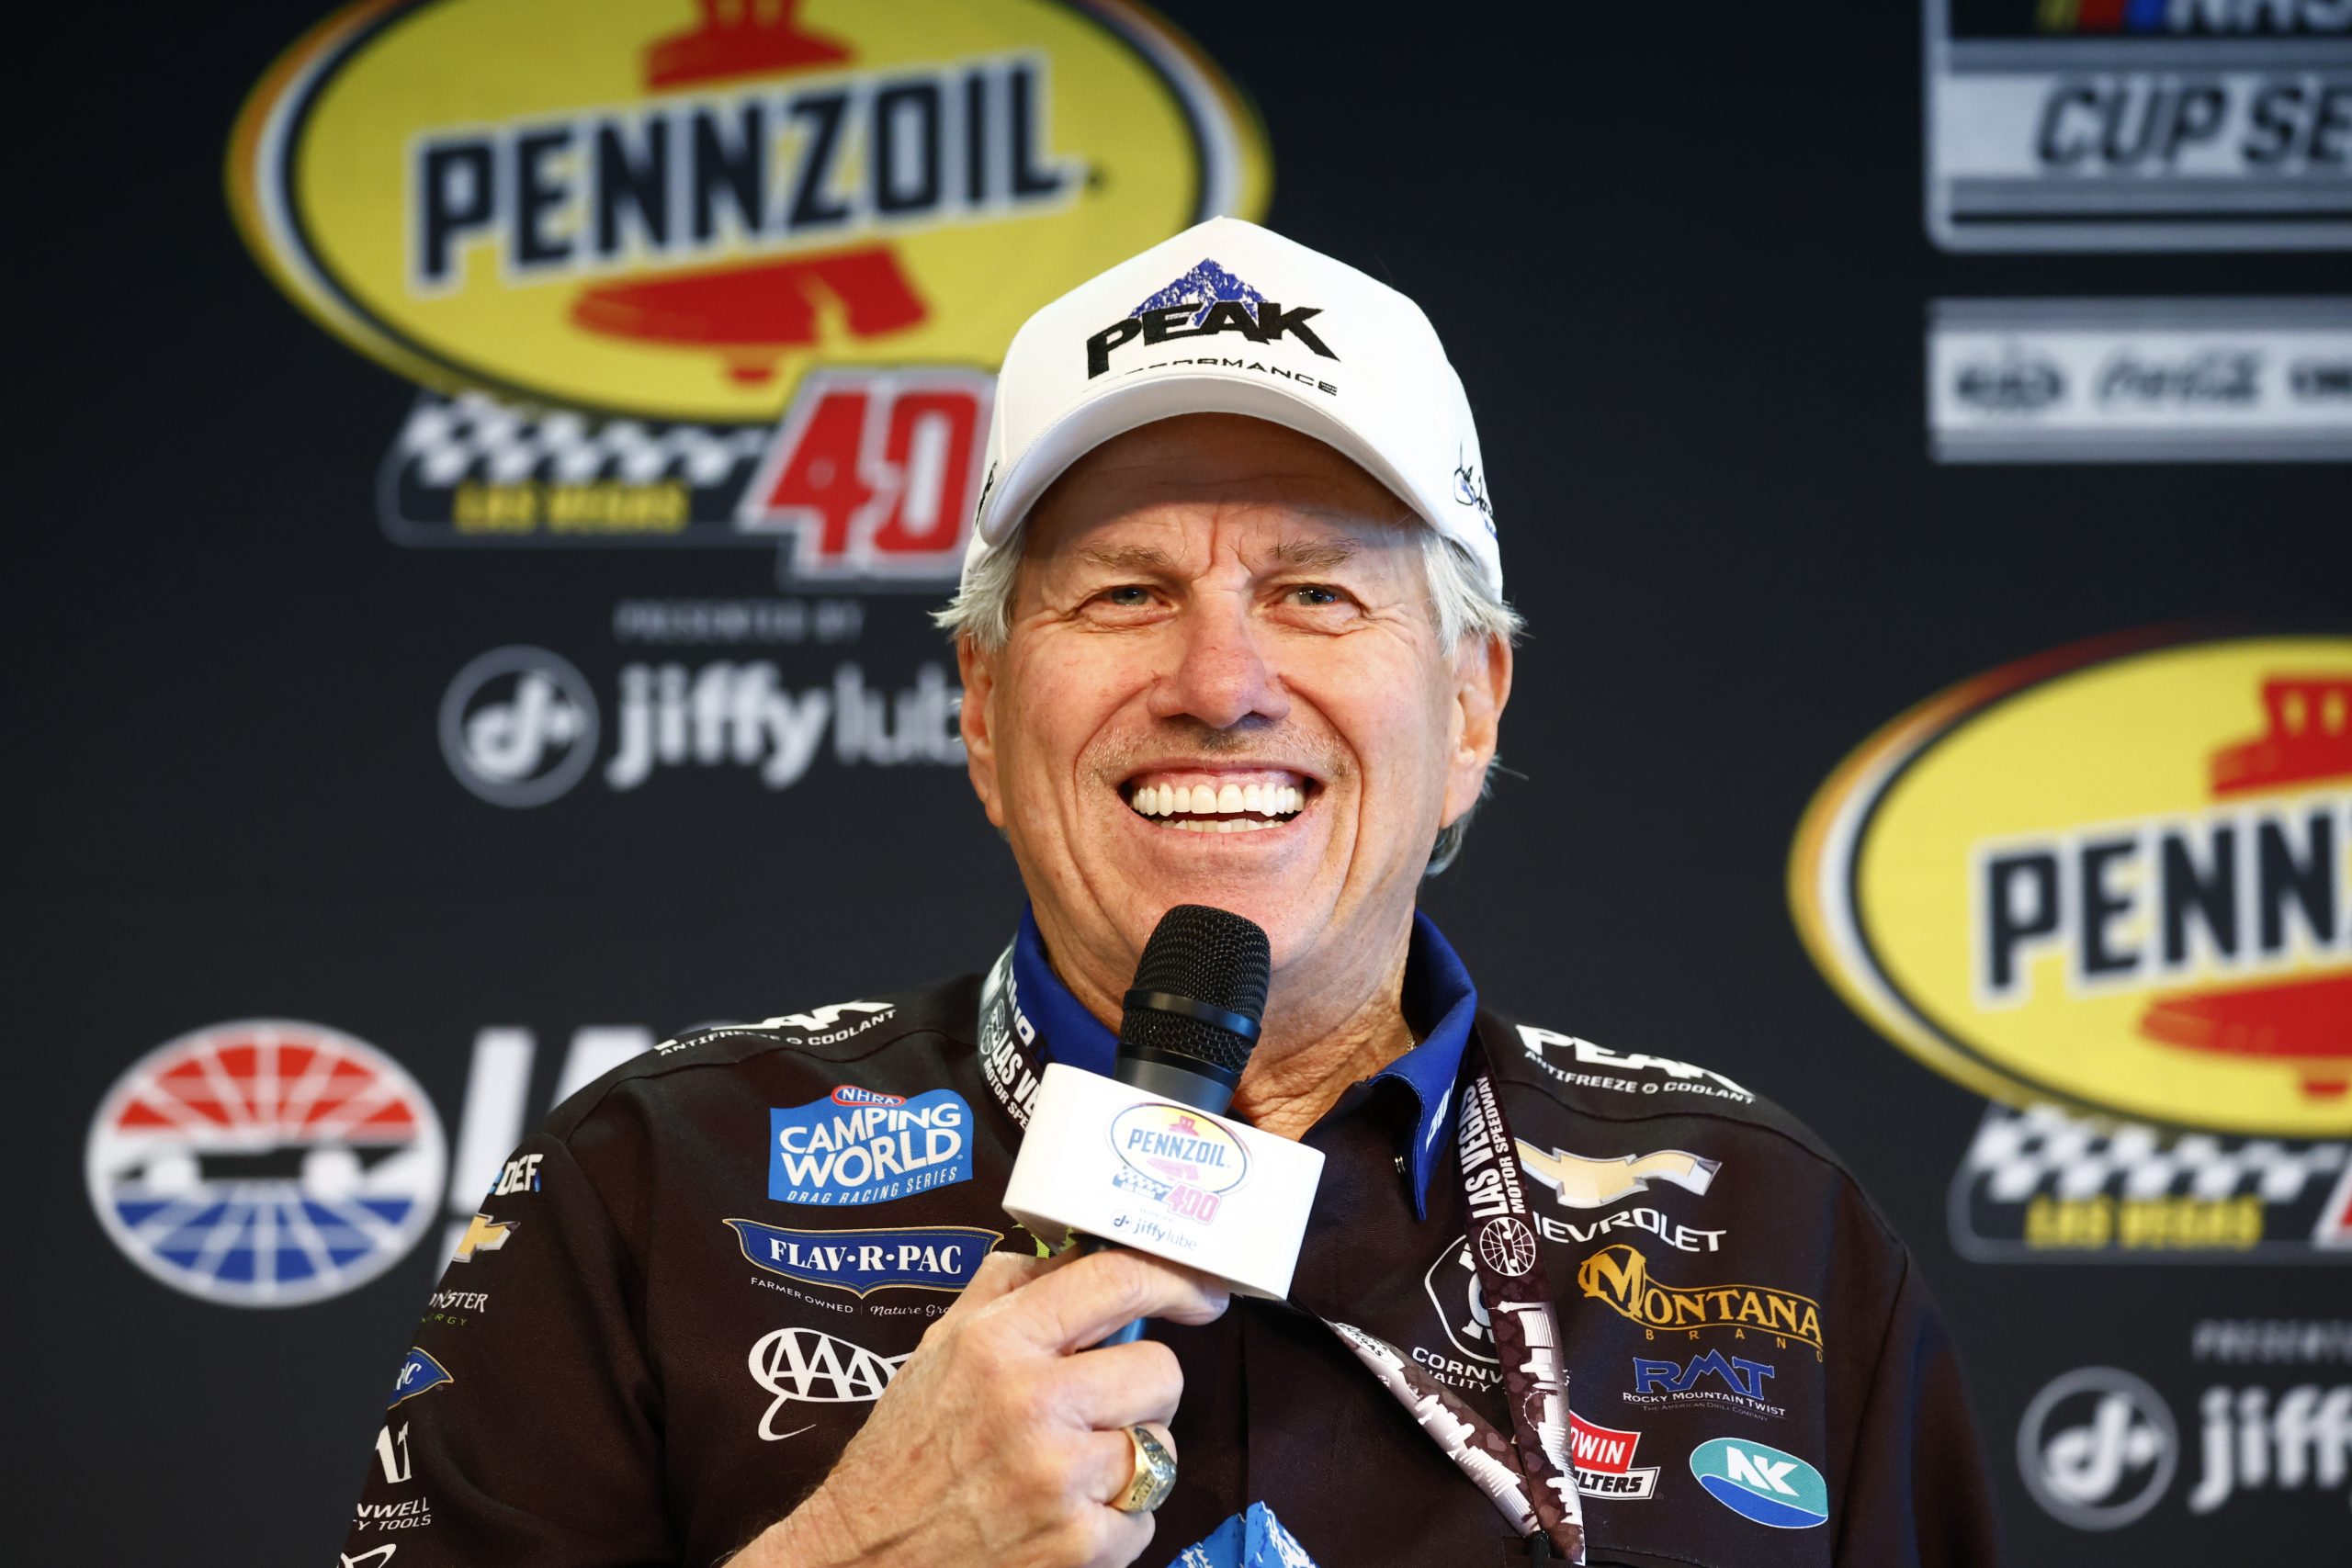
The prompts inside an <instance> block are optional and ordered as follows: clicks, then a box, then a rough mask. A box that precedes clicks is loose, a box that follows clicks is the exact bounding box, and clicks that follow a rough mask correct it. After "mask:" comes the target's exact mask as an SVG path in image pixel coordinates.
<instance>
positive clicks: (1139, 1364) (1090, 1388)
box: [1054, 1339, 1184, 1432]
mask: <svg viewBox="0 0 2352 1568" xmlns="http://www.w3.org/2000/svg"><path fill="white" fill-rule="evenodd" d="M1054 1376H1055V1378H1056V1381H1057V1387H1058V1390H1059V1397H1058V1398H1057V1402H1056V1403H1057V1405H1058V1407H1059V1409H1060V1411H1061V1413H1062V1414H1063V1415H1064V1416H1067V1417H1068V1418H1069V1421H1070V1422H1071V1423H1072V1424H1073V1425H1075V1426H1080V1427H1095V1428H1097V1429H1099V1430H1102V1431H1105V1432H1107V1431H1111V1430H1113V1429H1114V1428H1117V1427H1127V1426H1132V1425H1134V1424H1135V1423H1136V1422H1137V1421H1172V1420H1174V1419H1175V1418H1176V1402H1177V1400H1178V1399H1180V1398H1181V1397H1182V1395H1183V1393H1184V1369H1183V1368H1182V1367H1181V1366H1179V1365H1178V1364H1177V1361H1176V1352H1175V1351H1173V1350H1170V1348H1168V1347H1167V1346H1165V1345H1159V1344H1155V1343H1153V1342H1152V1341H1151V1340H1148V1339H1139V1340H1137V1341H1136V1342H1135V1343H1134V1344H1132V1345H1102V1346H1097V1347H1096V1348H1093V1349H1091V1350H1081V1351H1080V1352H1079V1353H1078V1354H1077V1355H1075V1356H1066V1357H1064V1358H1063V1359H1061V1361H1060V1362H1059V1363H1057V1365H1056V1367H1055V1368H1054Z"/></svg>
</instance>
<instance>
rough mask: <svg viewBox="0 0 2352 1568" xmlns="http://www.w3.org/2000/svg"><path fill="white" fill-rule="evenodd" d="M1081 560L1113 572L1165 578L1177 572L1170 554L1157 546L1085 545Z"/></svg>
mask: <svg viewBox="0 0 2352 1568" xmlns="http://www.w3.org/2000/svg"><path fill="white" fill-rule="evenodd" d="M1078 554H1079V558H1080V559H1081V560H1083V561H1085V562H1086V563H1087V564H1088V565H1089V566H1099V567H1105V568H1108V569H1109V570H1113V571H1135V572H1143V573H1146V574H1150V575H1161V576H1164V575H1166V574H1168V573H1170V572H1172V571H1173V570H1175V563H1174V562H1173V561H1171V560H1170V559H1169V558H1168V552H1167V551H1166V550H1163V549H1161V548H1160V547H1159V546H1157V545H1084V546H1081V547H1080V549H1079V552H1078Z"/></svg>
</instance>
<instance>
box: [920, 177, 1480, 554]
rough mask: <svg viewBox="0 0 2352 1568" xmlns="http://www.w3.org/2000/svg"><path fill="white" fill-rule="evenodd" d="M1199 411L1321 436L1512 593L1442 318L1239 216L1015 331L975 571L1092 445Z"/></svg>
mask: <svg viewBox="0 0 2352 1568" xmlns="http://www.w3.org/2000/svg"><path fill="white" fill-rule="evenodd" d="M1300 300H1308V301H1312V303H1306V304H1301V303H1297V302H1296V301H1300ZM1285 301H1289V302H1288V303H1286V302H1285ZM1081 350H1082V352H1081ZM1342 360H1344V361H1345V367H1344V368H1340V364H1341V361H1342ZM1193 413H1223V414H1239V415H1241V416H1243V417H1245V418H1250V419H1257V420H1262V421H1265V422H1267V423H1272V424H1278V425H1282V426H1284V427H1285V428H1288V429H1290V430H1294V431H1296V432H1298V433H1299V434H1303V435H1306V436H1308V437H1310V438H1312V439H1314V440H1317V441H1320V442H1322V443H1323V444H1324V445H1326V446H1329V447H1331V448H1333V449H1334V450H1335V451H1337V452H1339V453H1340V455H1341V456H1343V457H1347V458H1349V459H1350V460H1351V461H1352V462H1353V463H1354V464H1355V465H1356V466H1357V467H1358V468H1362V469H1363V470H1364V472H1365V473H1367V474H1369V475H1370V476H1371V477H1372V478H1373V479H1375V480H1377V481H1379V483H1381V484H1382V485H1385V487H1387V489H1388V491H1390V492H1391V493H1392V494H1394V495H1395V496H1397V499H1398V500H1400V501H1402V502H1404V503H1405V504H1406V505H1407V506H1408V507H1409V508H1410V509H1411V511H1412V512H1413V513H1414V514H1415V515H1416V516H1418V517H1419V519H1420V520H1421V521H1422V522H1423V523H1426V524H1427V525H1429V526H1430V528H1432V529H1433V530H1435V531H1436V532H1437V533H1438V534H1440V535H1441V536H1443V537H1445V538H1446V539H1448V540H1451V541H1452V542H1453V543H1454V544H1456V545H1458V546H1460V547H1462V550H1463V553H1464V555H1465V556H1467V557H1468V558H1469V560H1470V562H1471V563H1472V564H1473V565H1474V566H1475V567H1476V570H1477V571H1478V574H1479V575H1480V576H1481V577H1482V578H1483V579H1484V580H1485V581H1486V582H1487V586H1488V587H1490V588H1491V589H1492V590H1493V591H1494V592H1496V593H1498V594H1499V593H1500V592H1501V591H1502V555H1501V551H1500V549H1499V548H1498V546H1497V541H1496V534H1495V526H1494V508H1493V506H1492V505H1491V503H1490V502H1488V500H1487V477H1486V470H1485V466H1484V462H1483V460H1482V459H1481V457H1480V456H1479V451H1478V434H1477V426H1476V423H1475V422H1474V421H1473V420H1472V418H1471V414H1470V401H1469V399H1468V397H1467V396H1466V395H1465V394H1464V391H1463V388H1462V378H1461V377H1460V376H1458V375H1456V374H1455V373H1454V369H1453V365H1452V364H1451V363H1449V362H1448V361H1447V359H1446V356H1445V347H1444V345H1443V344H1441V343H1440V342H1439V341H1438V336H1437V329H1436V328H1435V327H1433V326H1431V325H1430V319H1429V317H1428V316H1427V315H1425V314H1423V313H1422V310H1421V309H1420V307H1419V306H1418V305H1416V304H1414V303H1413V301H1412V300H1411V299H1408V298H1407V297H1406V296H1405V295H1403V294H1402V293H1399V292H1398V291H1397V289H1395V288H1390V287H1389V286H1388V285H1386V284H1385V283H1382V282H1381V281H1379V280H1378V279H1376V278H1374V277H1369V276H1365V275H1364V274H1363V272H1361V271H1359V270H1358V269H1356V268H1355V267H1352V266H1350V265H1347V264H1346V263H1345V262H1342V261H1340V260H1338V259H1336V258H1335V257H1332V256H1327V255H1324V254H1321V253H1320V252H1317V251H1314V250H1310V249H1309V248H1307V247H1306V246H1305V245H1302V244H1300V243H1298V242H1297V241H1295V240H1291V239H1286V238H1284V237H1283V235H1280V234H1277V233H1274V232H1272V231H1270V230H1267V229H1263V228H1261V227H1259V226H1258V225H1257V224H1255V223H1251V222H1249V221H1247V220H1242V219H1238V218H1233V217H1217V218H1212V219H1210V220H1207V221H1206V222H1204V223H1198V224H1195V225H1193V227H1192V228H1190V229H1187V230H1185V231H1183V232H1182V233H1181V234H1176V235H1173V236H1171V237H1170V238H1169V239H1166V240H1163V241H1161V242H1160V243H1158V244H1156V245H1153V246H1151V247H1149V248H1148V249H1147V250H1144V251H1140V252H1138V253H1136V254H1135V255H1132V256H1129V257H1128V258H1127V259H1126V260H1125V261H1123V262H1121V263H1120V264H1119V265H1116V266H1114V267H1112V268H1110V269H1109V270H1107V271H1105V272H1103V273H1102V274H1100V275H1098V276H1094V277H1091V278H1089V279H1087V281H1086V282H1084V283H1082V284H1080V285H1079V287H1077V288H1073V289H1071V290H1070V291H1069V293H1067V294H1064V295H1063V296H1062V297H1061V298H1060V299H1056V300H1054V301H1053V302H1052V303H1051V304H1049V305H1046V306H1045V307H1043V308H1042V309H1040V310H1038V311H1037V312H1036V314H1035V315H1033V316H1031V317H1030V318H1029V320H1028V321H1025V322H1024V323H1023V325H1022V328H1021V330H1020V332H1018V333H1015V334H1014V335H1013V339H1012V346H1011V347H1010V348H1008V349H1007V350H1006V351H1005V356H1004V368H1003V370H1002V372H1001V375H1000V376H999V378H998V385H997V398H996V402H995V406H994V407H993V409H992V410H991V411H990V417H989V437H988V464H987V468H988V472H989V480H988V481H987V482H986V483H985V484H984V485H983V486H982V487H981V488H982V494H981V499H980V503H979V506H978V520H977V525H976V527H975V528H974V530H973V533H972V539H971V545H970V547H969V549H968V551H967V555H966V557H965V570H966V572H967V573H969V572H970V571H971V570H973V568H974V567H976V566H977V565H978V563H979V562H980V561H982V560H984V559H986V558H988V556H989V554H990V553H991V552H993V551H994V550H995V549H997V548H999V547H1001V546H1003V545H1004V544H1005V542H1006V541H1007V540H1009V539H1010V538H1012V536H1013V535H1014V533H1015V531H1016V530H1017V529H1018V528H1019V527H1020V525H1021V522H1022V519H1023V517H1024V516H1025V515H1026V513H1028V510H1029V508H1030V507H1032V506H1033V505H1035V503H1036V501H1037V498H1038V497H1039V496H1041V495H1043V494H1044V493H1045V491H1046V488H1047V487H1048V486H1050V485H1051V484H1052V483H1053V482H1054V480H1055V479H1057V478H1058V477H1059V476H1060V475H1061V474H1063V473H1064V472H1065V471H1067V470H1068V469H1069V467H1070V465H1071V464H1073V463H1075V462H1077V461H1078V459H1079V458H1080V457H1084V456H1085V455H1086V454H1087V453H1088V452H1089V451H1091V450H1092V449H1093V448H1094V447H1096V446H1101V445H1103V443H1104V442H1106V441H1111V440H1114V439H1116V438H1117V437H1118V436H1120V435H1123V434H1125V433H1127V432H1128V431H1131V430H1135V429H1137V428H1139V427H1140V426H1143V425H1146V424H1150V423H1154V422H1156V421H1159V420H1164V419H1173V418H1178V417H1181V416H1182V415H1186V414H1193Z"/></svg>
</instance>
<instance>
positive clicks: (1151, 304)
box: [1127, 256, 1266, 327]
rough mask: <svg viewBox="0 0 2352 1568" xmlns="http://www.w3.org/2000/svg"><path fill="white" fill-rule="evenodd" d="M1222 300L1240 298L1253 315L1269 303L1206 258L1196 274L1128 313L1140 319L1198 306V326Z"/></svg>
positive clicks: (1196, 269)
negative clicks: (1147, 314) (1156, 312)
mask: <svg viewBox="0 0 2352 1568" xmlns="http://www.w3.org/2000/svg"><path fill="white" fill-rule="evenodd" d="M1220 299H1238V300H1240V301H1242V302H1243V303H1245V304H1247V305H1248V306H1249V307H1250V312H1251V313H1252V314H1253V315H1254V314H1255V313H1256V311H1257V308H1258V307H1259V306H1261V305H1262V304H1264V303H1265V302H1266V297H1265V296H1264V295H1262V294H1261V293H1259V292H1258V291H1257V290H1256V289H1254V288H1250V286H1249V285H1248V284H1246V283H1244V282H1242V281H1241V280H1240V279H1239V278H1238V277H1236V276H1233V274H1231V273H1229V272H1227V271H1226V270H1225V268H1223V267H1221V266H1219V265H1217V264H1216V261H1214V260H1213V259H1211V258H1210V257H1208V256H1203V257H1202V258H1201V259H1200V262H1199V264H1198V265H1195V266H1194V267H1193V270H1192V271H1190V272H1188V273H1186V274H1185V275H1184V276H1182V277H1180V278H1178V279H1176V280H1175V281H1174V282H1173V283H1170V285H1169V286H1168V287H1167V288H1163V289H1161V290H1160V291H1159V293H1157V294H1155V295H1153V296H1152V297H1151V298H1150V299H1147V300H1145V301H1144V302H1143V303H1142V304H1140V305H1138V306H1136V308H1135V309H1134V310H1130V311H1128V312H1127V314H1129V315H1130V316H1140V315H1142V314H1143V313H1144V312H1145V311H1146V310H1166V309H1168V308H1169V307H1170V306H1171V305H1197V306H1199V307H1200V309H1199V310H1195V311H1193V325H1194V326H1196V327H1197V326H1199V325H1200V324H1201V323H1202V321H1204V319H1206V317H1207V316H1208V313H1209V307H1210V306H1212V305H1214V304H1216V302H1217V301H1218V300H1220Z"/></svg>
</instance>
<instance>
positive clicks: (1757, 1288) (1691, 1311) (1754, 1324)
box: [1577, 1243, 1821, 1355]
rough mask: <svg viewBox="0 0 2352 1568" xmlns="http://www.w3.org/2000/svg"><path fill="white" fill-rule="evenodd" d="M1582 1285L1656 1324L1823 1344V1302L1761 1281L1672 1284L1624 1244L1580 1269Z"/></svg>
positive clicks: (1615, 1308) (1617, 1308) (1622, 1311)
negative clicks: (1656, 1275)
mask: <svg viewBox="0 0 2352 1568" xmlns="http://www.w3.org/2000/svg"><path fill="white" fill-rule="evenodd" d="M1577 1289H1578V1290H1581V1291H1582V1292H1584V1293H1585V1294H1586V1295H1588V1296H1590V1297H1591V1298H1592V1299H1593V1300H1595V1301H1598V1302H1600V1303H1603V1304H1605V1305H1606V1306H1607V1307H1608V1308H1609V1309H1610V1310H1611V1312H1614V1313H1616V1314H1618V1315H1619V1316H1621V1317H1629V1318H1631V1319H1633V1320H1634V1322H1635V1323H1638V1324H1641V1325H1644V1326H1645V1327H1646V1328H1649V1329H1652V1330H1657V1329H1668V1330H1672V1329H1683V1330H1687V1331H1689V1332H1691V1334H1692V1335H1693V1336H1694V1337H1695V1335H1696V1334H1697V1332H1698V1331H1699V1330H1701V1329H1706V1328H1728V1329H1731V1330H1733V1331H1734V1332H1735V1333H1736V1335H1738V1337H1741V1338H1746V1337H1747V1331H1748V1330H1749V1329H1751V1328H1752V1329H1754V1330H1756V1331H1757V1332H1758V1333H1759V1334H1769V1335H1771V1336H1772V1337H1773V1338H1774V1339H1776V1340H1781V1341H1786V1340H1790V1339H1793V1340H1796V1341H1797V1342H1798V1343H1800V1344H1804V1345H1810V1346H1812V1347H1813V1348H1814V1351H1815V1354H1816V1355H1817V1354H1818V1353H1819V1352H1820V1350H1821V1307H1820V1305H1819V1303H1816V1302H1815V1301H1814V1300H1813V1299H1812V1298H1811V1297H1809V1296H1800V1295H1797V1294H1794V1293H1793V1292H1788V1291H1775V1290H1771V1289H1769V1288H1767V1287H1765V1286H1762V1285H1668V1284H1667V1283H1665V1282H1663V1281H1662V1280H1656V1279H1653V1278H1651V1276H1650V1266H1649V1259H1647V1258H1644V1257H1643V1256H1642V1254H1641V1253H1640V1252H1639V1251H1637V1250H1636V1249H1635V1248H1634V1247H1627V1246H1624V1245H1623V1244H1622V1243H1621V1244H1620V1245H1618V1246H1615V1247H1602V1248H1601V1249H1600V1251H1599V1252H1596V1253H1594V1254H1593V1255H1592V1256H1591V1257H1589V1258H1586V1259H1585V1260H1584V1262H1583V1263H1582V1264H1580V1265H1578V1266H1577Z"/></svg>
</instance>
